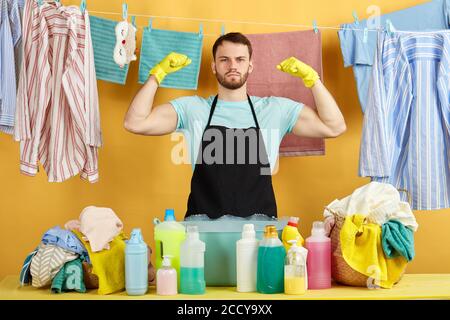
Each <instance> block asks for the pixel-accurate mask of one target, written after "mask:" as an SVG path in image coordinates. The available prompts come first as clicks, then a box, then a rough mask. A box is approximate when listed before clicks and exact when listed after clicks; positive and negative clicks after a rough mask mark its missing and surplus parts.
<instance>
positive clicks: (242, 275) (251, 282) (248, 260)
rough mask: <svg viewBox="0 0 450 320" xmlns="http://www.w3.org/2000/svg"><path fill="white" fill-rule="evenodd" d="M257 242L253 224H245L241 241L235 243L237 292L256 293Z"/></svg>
mask: <svg viewBox="0 0 450 320" xmlns="http://www.w3.org/2000/svg"><path fill="white" fill-rule="evenodd" d="M258 247H259V241H258V239H256V235H255V227H254V225H253V224H245V225H244V227H243V229H242V239H240V240H238V241H236V280H237V281H236V283H237V291H238V292H255V291H256V270H257V266H258Z"/></svg>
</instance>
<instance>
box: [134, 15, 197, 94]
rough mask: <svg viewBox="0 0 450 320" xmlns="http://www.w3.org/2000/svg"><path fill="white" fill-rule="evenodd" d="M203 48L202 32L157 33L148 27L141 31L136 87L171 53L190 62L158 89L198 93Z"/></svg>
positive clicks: (161, 31)
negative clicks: (195, 91)
mask: <svg viewBox="0 0 450 320" xmlns="http://www.w3.org/2000/svg"><path fill="white" fill-rule="evenodd" d="M150 23H151V22H150ZM202 46H203V34H202V32H199V33H194V32H179V31H171V30H160V29H153V28H152V27H151V25H150V26H148V27H146V28H144V33H143V35H142V44H141V56H140V61H139V83H141V84H143V83H145V82H146V81H147V79H148V73H149V71H150V70H151V69H152V68H153V67H154V66H155V65H156V64H157V63H159V62H160V61H161V60H162V59H163V58H164V57H165V56H167V55H168V54H169V53H171V52H173V51H174V52H178V53H181V54H185V55H187V56H188V57H189V59H191V60H192V62H191V64H190V65H188V66H187V67H185V68H183V69H181V70H179V71H177V72H175V73H171V74H169V75H167V77H166V78H164V81H162V83H161V84H160V87H162V88H174V89H186V90H197V86H198V76H199V73H200V65H201V60H202Z"/></svg>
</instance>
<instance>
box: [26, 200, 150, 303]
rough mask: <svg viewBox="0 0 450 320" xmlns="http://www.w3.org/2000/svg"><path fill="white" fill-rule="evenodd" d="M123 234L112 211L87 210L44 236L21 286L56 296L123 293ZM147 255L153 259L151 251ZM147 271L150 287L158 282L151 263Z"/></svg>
mask: <svg viewBox="0 0 450 320" xmlns="http://www.w3.org/2000/svg"><path fill="white" fill-rule="evenodd" d="M122 230H123V224H122V221H121V220H120V219H119V217H118V216H117V215H116V214H115V213H114V211H113V210H112V209H110V208H102V207H95V206H89V207H86V208H85V209H83V211H82V212H81V214H80V217H79V219H78V220H71V221H68V222H67V223H66V224H65V225H64V229H62V228H61V227H59V226H56V227H53V228H51V229H49V230H48V231H46V232H45V234H44V235H43V237H42V239H41V242H40V244H39V245H38V247H37V248H36V249H35V250H33V251H32V252H31V253H30V254H29V255H28V256H27V257H26V259H25V262H24V264H23V266H22V271H21V273H20V283H21V285H22V286H24V285H26V284H31V285H32V286H33V287H36V288H42V287H48V286H50V288H51V291H52V292H53V293H61V292H65V291H77V292H86V289H98V290H97V293H98V294H110V293H114V292H117V291H122V290H124V289H125V246H126V239H127V237H126V235H125V234H124V232H123V231H122ZM148 252H149V255H150V254H151V250H150V248H149V251H148ZM149 261H150V256H149ZM148 270H149V278H148V279H149V282H150V284H151V283H153V282H154V279H155V270H154V268H153V266H152V264H151V263H150V264H149V268H148Z"/></svg>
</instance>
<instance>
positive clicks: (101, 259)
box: [72, 230, 127, 294]
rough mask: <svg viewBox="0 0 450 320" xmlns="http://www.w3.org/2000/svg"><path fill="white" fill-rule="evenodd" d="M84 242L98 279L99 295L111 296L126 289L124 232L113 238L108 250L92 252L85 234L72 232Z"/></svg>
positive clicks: (93, 271)
mask: <svg viewBox="0 0 450 320" xmlns="http://www.w3.org/2000/svg"><path fill="white" fill-rule="evenodd" d="M72 232H73V233H75V235H76V236H77V237H78V239H80V241H82V242H83V245H84V246H85V247H86V249H87V251H88V253H89V258H90V260H91V263H92V273H93V274H95V275H96V276H97V277H98V291H97V293H98V294H110V293H113V292H117V291H121V290H124V289H125V239H127V238H126V237H125V235H124V233H123V232H121V233H120V234H119V235H117V236H116V237H114V238H113V240H112V241H111V242H110V243H109V249H108V250H102V251H99V252H92V250H91V246H90V245H89V242H87V241H84V240H83V234H82V233H81V232H79V231H76V230H72Z"/></svg>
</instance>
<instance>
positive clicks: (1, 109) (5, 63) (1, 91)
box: [0, 0, 22, 135]
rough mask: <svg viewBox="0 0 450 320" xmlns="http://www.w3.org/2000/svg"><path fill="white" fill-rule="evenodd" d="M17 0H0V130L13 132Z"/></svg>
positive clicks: (18, 35) (18, 36)
mask: <svg viewBox="0 0 450 320" xmlns="http://www.w3.org/2000/svg"><path fill="white" fill-rule="evenodd" d="M20 20H21V18H20V5H19V2H18V1H17V0H0V131H2V132H4V133H7V134H11V135H12V134H13V132H14V114H15V111H16V95H17V77H16V75H17V74H16V71H17V68H16V59H17V57H16V52H17V51H18V48H19V46H20V39H21V33H22V27H21V21H20Z"/></svg>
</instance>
